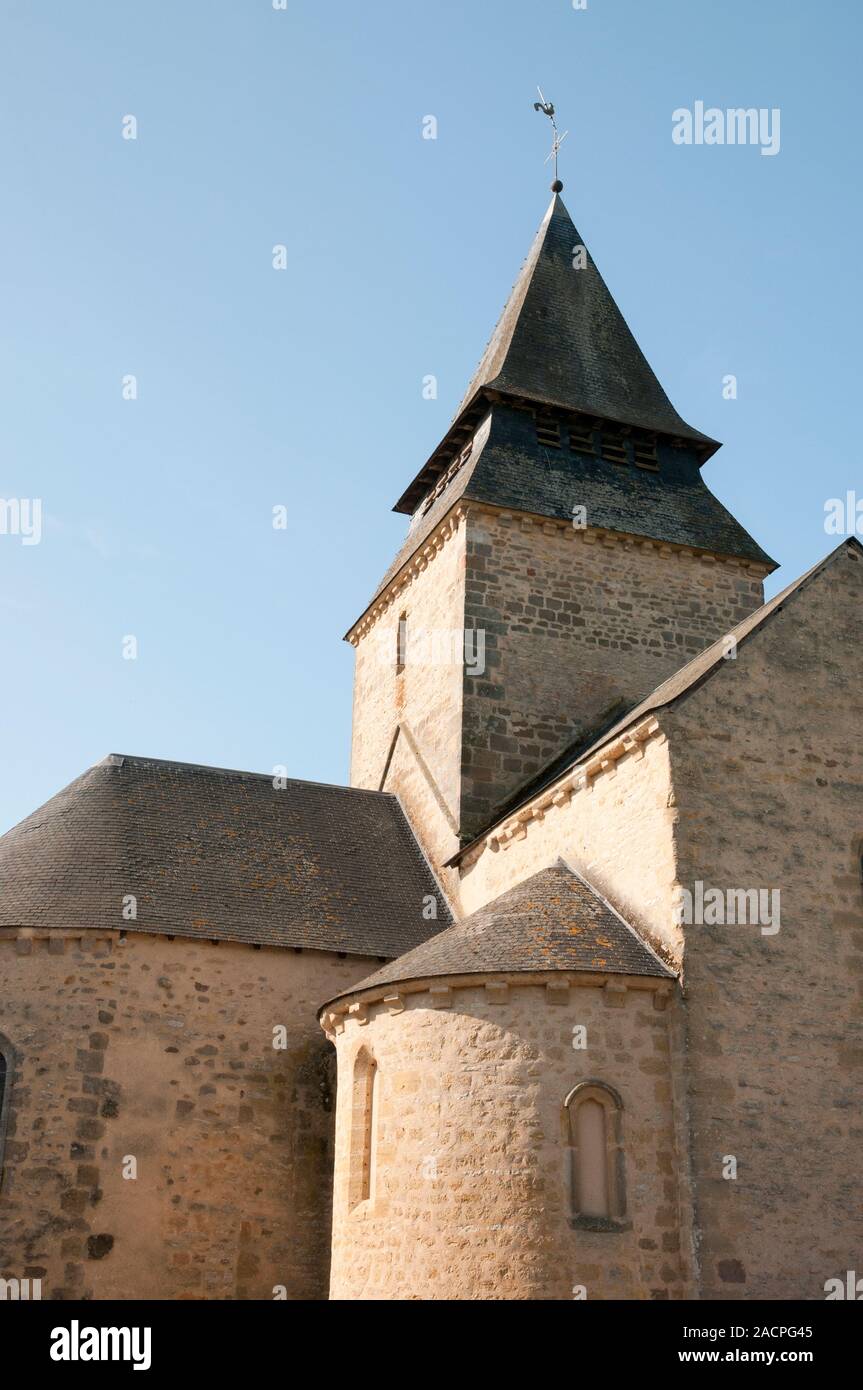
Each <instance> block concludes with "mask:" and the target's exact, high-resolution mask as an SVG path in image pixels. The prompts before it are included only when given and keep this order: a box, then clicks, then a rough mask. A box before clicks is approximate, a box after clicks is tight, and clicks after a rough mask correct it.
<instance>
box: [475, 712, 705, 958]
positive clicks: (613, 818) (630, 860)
mask: <svg viewBox="0 0 863 1390" xmlns="http://www.w3.org/2000/svg"><path fill="white" fill-rule="evenodd" d="M670 796H671V781H670V772H669V763H668V748H667V744H666V741H665V737H664V735H663V734H662V733H661V732H660V733H658V734H657V735H655V736H654V737H653V738H651V739H648V741H647V742H646V743H645V744H644V745H643V753H639V752H637V751H636V752H632V753H629V754H627V755H626V756H625V757H623V758H621V759H620V761H619V762H618V763H617V765H616V768H615V770H614V771H613V772H612V773H610V774H609V773H605V774H603V775H601V776H599V777H597V778H596V779H595V781H594V782H593V785H592V786H591V787H590V788H584V789H582V790H580V791H576V792H575V793H574V794H573V795H572V796H571V797H569V798H566V799H564V801H563V802H562V804H561V805H559V806H550V807H549V808H548V810H547V811H546V812H545V813H544V814H543V816H542V819H540V820H531V821H530V822H529V823H528V824H527V825H526V827H525V829H524V832H523V834H522V835H521V837H520V838H517V839H513V840H511V841H509V843H508V844H507V846H506V848H503V847H501V848H498V849H497V850H492V849H485V850H484V851H483V853H482V854H481V855H480V856H479V858H478V859H475V860H474V861H473V862H469V863H468V864H467V865H466V866H465V868H464V869H462V871H461V873H460V875H459V884H458V890H457V895H456V901H457V905H458V909H459V912H460V914H461V915H466V914H467V913H469V912H473V911H475V910H476V909H477V908H479V907H483V906H485V904H486V903H488V902H491V901H492V900H493V899H494V898H497V897H499V895H500V894H501V893H504V892H506V890H507V889H508V888H512V887H513V886H514V885H515V884H516V883H520V882H521V881H522V880H523V879H526V878H529V877H530V876H531V874H534V873H537V872H538V870H540V869H544V868H546V867H547V866H548V865H549V864H553V863H555V862H556V860H557V859H558V858H562V859H564V860H566V862H567V863H569V864H571V865H572V867H573V868H576V869H578V870H579V872H580V873H582V874H584V875H585V877H586V878H587V879H588V880H589V881H590V882H591V883H592V884H593V885H594V887H596V888H597V889H598V890H599V891H600V892H601V893H604V894H605V896H606V897H608V898H609V900H610V901H611V902H612V903H613V905H614V906H615V907H616V908H617V910H618V912H620V913H622V915H623V916H624V917H625V918H626V919H627V921H629V922H631V923H632V924H633V926H635V927H637V928H640V929H641V930H642V931H643V932H644V934H645V935H646V936H647V937H648V938H649V940H650V941H651V943H652V944H653V945H654V946H656V947H658V948H661V949H662V952H663V954H664V955H665V957H666V959H668V960H670V961H671V962H672V963H673V964H678V963H679V959H680V946H681V936H680V933H679V931H678V930H677V928H676V927H675V925H674V923H673V920H672V917H673V891H674V884H675V881H676V872H675V862H674V835H673V827H674V815H675V813H674V810H673V808H672V807H671V806H670V804H669V801H670Z"/></svg>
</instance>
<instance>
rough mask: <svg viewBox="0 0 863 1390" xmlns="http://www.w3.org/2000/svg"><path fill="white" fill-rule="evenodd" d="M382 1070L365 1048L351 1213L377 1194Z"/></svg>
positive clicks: (357, 1090)
mask: <svg viewBox="0 0 863 1390" xmlns="http://www.w3.org/2000/svg"><path fill="white" fill-rule="evenodd" d="M378 1094H379V1083H378V1067H377V1063H376V1062H375V1059H374V1057H372V1055H371V1053H370V1052H368V1051H367V1050H366V1049H365V1048H364V1047H361V1048H360V1050H359V1052H358V1053H357V1056H356V1061H355V1062H354V1084H353V1103H352V1106H351V1159H350V1173H349V1179H348V1181H349V1193H348V1203H349V1206H350V1209H351V1211H353V1210H354V1208H355V1207H358V1206H359V1205H360V1203H361V1202H370V1201H372V1200H373V1199H374V1194H375V1168H376V1159H377V1128H378Z"/></svg>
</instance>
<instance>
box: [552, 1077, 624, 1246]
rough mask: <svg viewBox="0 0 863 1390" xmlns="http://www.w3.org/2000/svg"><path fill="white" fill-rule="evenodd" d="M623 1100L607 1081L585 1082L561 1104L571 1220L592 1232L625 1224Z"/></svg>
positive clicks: (608, 1229)
mask: <svg viewBox="0 0 863 1390" xmlns="http://www.w3.org/2000/svg"><path fill="white" fill-rule="evenodd" d="M622 1112H623V1103H622V1101H621V1099H620V1096H619V1095H618V1094H617V1092H616V1091H615V1090H613V1089H612V1088H611V1086H606V1085H605V1084H604V1082H601V1081H583V1082H581V1084H580V1085H578V1086H576V1087H574V1089H573V1090H572V1091H570V1093H569V1095H568V1096H567V1098H566V1100H565V1102H564V1106H563V1120H564V1124H563V1129H564V1142H565V1144H566V1192H567V1205H568V1212H569V1220H570V1224H571V1225H573V1226H579V1227H581V1228H582V1229H586V1230H591V1231H619V1230H622V1229H624V1228H625V1227H626V1225H627V1224H628V1223H627V1220H626V1190H625V1184H624V1171H623V1135H622V1125H621V1116H622Z"/></svg>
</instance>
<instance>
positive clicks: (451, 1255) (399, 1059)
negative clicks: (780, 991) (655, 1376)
mask: <svg viewBox="0 0 863 1390" xmlns="http://www.w3.org/2000/svg"><path fill="white" fill-rule="evenodd" d="M500 978H501V980H505V979H508V980H509V982H510V988H509V989H508V990H506V989H504V990H503V991H501V990H500V987H499V985H498V986H496V987H493V988H489V989H486V988H485V986H484V985H483V984H475V983H472V982H469V987H467V988H460V987H459V988H453V990H452V994H451V999H450V1002H449V1007H435V1004H434V999H435V996H432V995H430V994H429V993H428V992H423V993H413V994H408V993H405V994H404V995H403V998H402V1000H401V1002H400V1003H398V1002H397V1003H394V1004H389V1005H387V1004H383V1005H380V1006H375V1005H371V1006H370V1008H369V1021H368V1022H366V1023H365V1024H361V1023H360V1022H358V1021H357V1020H356V1019H355V1018H354V1017H351V1016H349V1017H348V1020H347V1021H346V1022H345V1023H344V1024H343V1026H342V1025H338V1026H340V1027H341V1032H340V1033H338V1035H337V1037H336V1046H337V1051H338V1067H339V1085H338V1110H337V1139H336V1165H335V1186H334V1192H335V1196H334V1213H333V1265H332V1285H331V1297H333V1298H336V1299H345V1298H349V1299H375V1298H377V1299H561V1300H563V1299H571V1298H573V1297H574V1296H575V1294H574V1289H575V1288H576V1286H581V1287H583V1288H584V1289H585V1291H586V1296H587V1298H588V1299H593V1298H600V1299H602V1298H680V1297H685V1296H686V1292H687V1289H688V1288H689V1284H688V1268H689V1265H688V1251H689V1248H690V1240H689V1234H688V1227H687V1220H686V1214H685V1203H682V1202H681V1193H680V1188H679V1184H678V1175H677V1170H678V1157H677V1146H678V1143H679V1133H680V1126H681V1121H680V1117H678V1116H677V1114H676V1113H675V1106H674V1099H673V1096H674V1085H673V1079H672V1074H671V1073H672V1066H671V1060H670V1033H671V1028H670V1015H671V1014H672V1013H673V1012H674V1009H675V1007H676V1006H675V1004H674V1003H671V1004H670V1005H669V1006H668V1007H667V1008H666V1009H665V1010H660V1009H657V1008H655V1007H654V1004H653V999H654V995H653V993H652V991H648V990H644V989H630V990H628V991H626V992H620V991H615V992H609V991H607V990H605V989H603V988H587V987H583V988H577V987H575V982H576V978H577V977H574V976H573V977H566V978H571V980H572V982H573V987H572V988H571V989H569V990H568V991H567V990H564V991H563V996H564V997H563V1000H562V1002H549V994H548V991H547V989H546V984H547V982H548V981H549V980H553V982H554V984H555V985H556V986H558V987H559V986H560V984H561V982H562V980H563V979H564V977H563V976H561V975H557V974H555V975H554V976H548V975H541V976H536V977H530V979H531V981H534V982H533V983H527V984H525V983H523V980H524V977H521V980H519V977H514V976H511V975H510V976H508V977H500ZM580 978H581V982H582V983H584V981H585V979H586V977H583V976H582V977H580ZM462 979H464V977H462ZM495 979H496V980H497V979H498V977H495ZM433 983H434V985H435V986H436V987H440V986H445V985H447V984H448V983H455V984H457V983H458V982H457V981H455V982H448V981H446V980H435V981H434V982H433ZM666 988H667V986H666ZM396 989H397V987H392V988H391V989H390V991H389V992H390V993H395V990H396ZM559 995H560V991H559V988H558V991H557V993H556V995H555V997H556V998H558V997H559ZM402 1004H403V1006H404V1007H403V1011H402V1012H395V1011H394V1010H395V1009H397V1008H400V1007H401V1006H402ZM576 1024H583V1025H585V1026H586V1028H587V1044H588V1046H587V1049H586V1050H584V1051H577V1050H575V1049H574V1048H573V1045H572V1044H573V1027H574V1025H576ZM361 1048H362V1049H364V1050H365V1051H366V1053H370V1054H371V1056H372V1057H373V1059H374V1061H375V1063H376V1066H377V1085H378V1088H379V1092H378V1105H377V1121H376V1128H377V1132H376V1154H375V1159H376V1161H375V1179H374V1186H373V1189H372V1193H371V1197H370V1199H369V1200H368V1201H366V1202H362V1203H360V1204H359V1206H357V1207H355V1209H354V1210H353V1211H352V1210H350V1209H349V1206H350V1203H349V1169H350V1162H351V1123H352V1114H351V1112H352V1090H353V1086H352V1082H353V1068H354V1063H355V1060H356V1058H357V1054H358V1052H359V1051H360V1049H361ZM588 1079H590V1080H600V1081H602V1082H605V1083H606V1084H608V1085H611V1086H612V1087H614V1088H615V1089H616V1090H617V1091H618V1092H619V1094H620V1096H621V1098H622V1101H623V1116H622V1129H623V1147H624V1161H625V1176H626V1189H627V1217H628V1220H629V1221H630V1222H631V1225H630V1226H629V1228H628V1229H625V1230H614V1231H593V1230H583V1229H572V1227H571V1226H570V1222H569V1214H568V1209H567V1204H566V1144H565V1141H564V1137H563V1104H564V1101H565V1099H566V1097H567V1095H568V1094H569V1092H570V1091H571V1090H572V1088H573V1087H574V1086H575V1085H576V1084H577V1083H579V1082H580V1081H584V1080H588ZM355 1153H356V1146H355Z"/></svg>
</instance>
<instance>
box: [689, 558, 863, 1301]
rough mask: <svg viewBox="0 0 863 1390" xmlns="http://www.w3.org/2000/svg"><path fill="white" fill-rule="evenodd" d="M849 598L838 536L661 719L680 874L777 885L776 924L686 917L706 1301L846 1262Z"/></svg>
mask: <svg viewBox="0 0 863 1390" xmlns="http://www.w3.org/2000/svg"><path fill="white" fill-rule="evenodd" d="M861 610H863V556H861V554H860V552H859V551H854V550H852V549H850V548H847V547H846V548H844V549H843V550H842V551H840V552H839V554H838V555H837V556H836V557H834V559H833V560H832V561H831V562H830V564H829V566H828V568H827V569H826V570H825V571H823V572H822V573H821V574H820V575H818V576H816V577H815V578H814V579H813V580H812V581H810V583H809V586H808V587H807V588H806V589H805V590H804V591H802V592H801V593H799V594H798V595H797V596H795V597H794V598H792V599H791V600H789V602H788V604H787V606H786V607H785V608H784V610H782V611H780V612H779V613H777V614H775V615H774V616H773V617H772V618H771V619H770V620H769V621H768V623H767V624H766V625H765V627H764V628H763V629H762V630H761V632H760V633H759V634H757V635H756V636H753V637H752V638H751V639H750V640H749V641H748V642H747V643H746V644H745V645H744V646H742V647H741V648H740V650H739V653H738V656H737V660H736V661H733V662H732V661H729V662H727V663H723V666H722V668H721V669H720V671H719V672H717V674H716V675H715V676H713V677H712V678H711V679H710V680H709V681H707V682H706V683H705V684H704V685H703V686H702V687H701V688H700V689H699V690H697V691H696V692H694V693H693V695H692V696H691V697H690V698H689V699H688V700H687V701H685V702H684V703H682V704H680V705H679V706H677V707H676V708H675V710H674V712H673V722H672V721H671V720H670V719H666V720H665V727H667V729H668V734H669V746H670V749H671V769H672V776H673V780H674V786H675V795H676V800H677V815H678V817H679V819H678V823H677V829H676V840H677V853H678V871H679V877H680V882H681V884H682V885H683V886H685V887H688V888H689V889H690V891H692V886H693V884H694V883H695V882H696V881H698V880H700V881H701V882H702V883H703V884H704V885H705V886H706V887H718V888H720V889H722V890H723V891H726V890H727V889H729V888H731V889H747V888H767V889H773V888H778V889H779V890H780V892H781V899H780V929H779V931H778V932H776V933H775V934H772V935H762V933H761V930H760V928H759V926H758V925H757V924H756V925H745V924H743V925H718V924H717V925H702V926H698V925H691V926H687V927H685V928H684V930H685V933H686V945H685V969H684V984H685V994H686V999H687V1004H686V1020H687V1034H688V1050H687V1056H686V1066H687V1075H688V1084H689V1105H690V1108H691V1112H692V1126H693V1130H692V1136H693V1137H692V1142H693V1162H694V1171H695V1183H696V1220H697V1224H698V1227H699V1233H700V1245H701V1265H702V1274H701V1294H702V1297H705V1298H741V1299H751V1298H756V1299H765V1298H778V1299H822V1298H824V1296H825V1292H824V1285H825V1281H826V1280H827V1279H829V1278H832V1277H839V1278H841V1279H844V1278H845V1275H846V1271H848V1270H856V1271H857V1272H858V1274H859V1272H860V1270H861V1251H863V1205H861V1202H860V1186H859V1156H860V1152H861V1143H863V1120H861V1099H863V1008H861V1003H863V1000H861V993H863V877H861V849H863V748H861V740H860V732H861V729H863V695H861V691H863V656H861V651H863V648H861V644H860V613H861ZM726 1155H731V1156H734V1157H736V1160H737V1178H736V1179H734V1180H733V1179H725V1178H723V1176H722V1165H723V1159H724V1157H725V1156H726Z"/></svg>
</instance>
